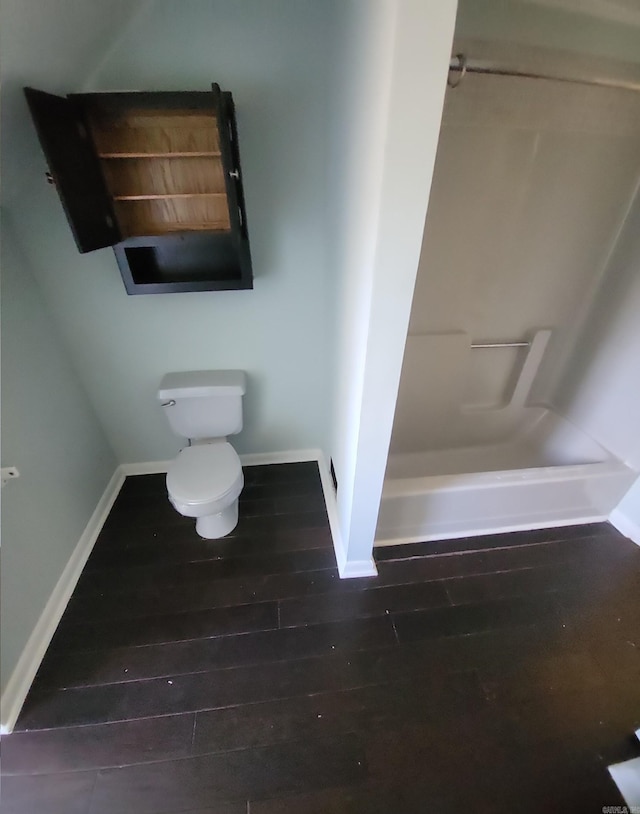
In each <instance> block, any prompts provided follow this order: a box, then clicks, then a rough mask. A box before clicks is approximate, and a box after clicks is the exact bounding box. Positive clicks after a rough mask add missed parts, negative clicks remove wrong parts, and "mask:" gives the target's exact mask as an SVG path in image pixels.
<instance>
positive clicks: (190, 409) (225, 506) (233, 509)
mask: <svg viewBox="0 0 640 814" xmlns="http://www.w3.org/2000/svg"><path fill="white" fill-rule="evenodd" d="M245 392H246V375H245V373H244V371H242V370H195V371H184V372H180V373H167V374H166V375H165V376H164V377H163V379H162V381H161V382H160V387H159V389H158V400H159V401H160V404H161V406H162V409H163V410H164V413H165V415H166V416H167V418H168V420H169V424H170V425H171V429H172V430H173V431H174V432H175V433H176V435H179V436H182V437H183V438H187V439H188V440H189V446H186V447H185V448H184V449H182V450H180V452H179V453H178V456H177V457H176V458H175V459H174V460H173V461H172V462H171V464H170V465H169V468H168V470H167V493H168V495H169V501H170V502H171V504H172V505H173V507H174V508H175V509H176V511H178V512H179V513H180V514H182V515H184V516H185V517H195V518H196V531H197V532H198V534H199V535H200V537H204V538H205V539H207V540H214V539H217V538H218V537H224V536H225V535H226V534H229V533H230V532H231V531H233V529H234V528H235V526H236V524H237V522H238V498H239V497H240V492H241V491H242V487H243V486H244V476H243V474H242V465H241V464H240V458H239V457H238V454H237V452H236V451H235V449H234V448H233V447H232V446H231V444H230V443H229V442H228V441H227V436H228V435H235V434H236V433H239V432H240V431H241V430H242V397H243V396H244V394H245Z"/></svg>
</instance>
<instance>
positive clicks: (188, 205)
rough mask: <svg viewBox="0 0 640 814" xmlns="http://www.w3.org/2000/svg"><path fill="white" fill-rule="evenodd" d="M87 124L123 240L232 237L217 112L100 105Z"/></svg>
mask: <svg viewBox="0 0 640 814" xmlns="http://www.w3.org/2000/svg"><path fill="white" fill-rule="evenodd" d="M87 120H88V123H89V127H90V129H91V135H92V138H93V142H94V144H95V146H96V150H97V154H98V158H99V160H100V166H101V169H102V173H103V176H104V179H105V183H106V186H107V189H108V191H109V194H110V196H111V198H112V200H113V206H114V210H115V214H116V217H117V219H118V225H119V227H120V230H121V233H122V235H123V237H125V238H131V237H144V236H148V235H166V234H171V233H175V232H191V231H194V232H197V231H208V232H229V231H230V230H231V223H230V219H229V205H228V201H227V194H226V189H225V177H224V171H223V165H222V157H221V151H220V137H219V132H218V122H217V119H216V115H215V111H214V109H213V108H211V109H205V108H199V109H195V110H189V109H186V108H182V109H167V108H164V109H162V110H157V109H149V108H127V109H114V108H112V107H103V106H101V105H100V104H99V103H96V104H94V105H91V106H90V109H89V110H88V111H87Z"/></svg>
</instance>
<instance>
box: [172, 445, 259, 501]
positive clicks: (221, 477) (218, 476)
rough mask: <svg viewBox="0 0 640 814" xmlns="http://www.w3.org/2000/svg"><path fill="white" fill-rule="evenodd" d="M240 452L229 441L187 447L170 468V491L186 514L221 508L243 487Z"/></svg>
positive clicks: (237, 494)
mask: <svg viewBox="0 0 640 814" xmlns="http://www.w3.org/2000/svg"><path fill="white" fill-rule="evenodd" d="M243 485H244V477H243V474H242V465H241V464H240V458H239V457H238V453H237V452H236V451H235V449H234V448H233V447H232V446H231V444H229V443H227V442H226V441H223V442H218V443H212V444H198V445H196V446H192V447H185V449H183V450H181V451H180V452H179V453H178V456H177V457H176V458H175V460H174V461H172V463H171V464H170V466H169V469H168V471H167V492H168V493H169V498H170V500H171V502H172V503H173V505H174V506H175V507H176V509H178V511H180V512H181V513H182V514H185V515H187V516H191V517H198V516H200V515H202V514H209V513H213V512H216V511H221V510H222V509H223V508H225V507H226V506H227V505H229V504H230V503H231V502H233V501H234V500H235V499H236V498H237V497H238V496H239V494H240V492H241V491H242V487H243Z"/></svg>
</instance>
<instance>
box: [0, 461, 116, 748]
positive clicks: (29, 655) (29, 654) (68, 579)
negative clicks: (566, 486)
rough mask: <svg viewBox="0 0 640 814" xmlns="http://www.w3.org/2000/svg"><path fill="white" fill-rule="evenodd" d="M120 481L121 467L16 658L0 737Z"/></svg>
mask: <svg viewBox="0 0 640 814" xmlns="http://www.w3.org/2000/svg"><path fill="white" fill-rule="evenodd" d="M124 478H125V473H124V472H123V470H122V468H121V467H118V468H117V469H116V471H115V472H114V473H113V476H112V477H111V480H110V481H109V483H108V484H107V488H106V489H105V490H104V493H103V495H102V497H101V498H100V500H99V502H98V505H97V506H96V508H95V511H94V512H93V514H92V515H91V517H90V519H89V522H88V523H87V525H86V528H85V530H84V532H83V533H82V536H81V537H80V539H79V540H78V543H77V545H76V547H75V549H74V551H73V554H72V555H71V557H70V558H69V561H68V562H67V564H66V566H65V569H64V571H63V572H62V574H61V576H60V579H59V580H58V582H57V584H56V587H55V588H54V589H53V592H52V594H51V596H50V597H49V600H48V601H47V604H46V605H45V608H44V610H43V611H42V614H41V615H40V618H39V619H38V621H37V623H36V626H35V627H34V629H33V631H32V633H31V635H30V636H29V639H28V641H27V644H26V647H25V648H24V650H23V651H22V654H21V655H20V658H19V659H18V663H17V664H16V666H15V668H14V670H13V673H12V674H11V677H10V678H9V681H8V683H7V686H6V688H5V691H4V692H3V693H2V698H1V699H0V706H1V708H2V721H1V724H0V734H2V735H8V734H9V733H10V732H12V731H13V727H14V726H15V724H16V721H17V720H18V715H19V714H20V710H21V709H22V705H23V704H24V700H25V698H26V697H27V693H28V692H29V688H30V687H31V684H32V682H33V679H34V678H35V675H36V673H37V671H38V668H39V667H40V663H41V662H42V659H43V658H44V654H45V653H46V650H47V647H49V643H50V642H51V639H52V638H53V634H54V633H55V631H56V628H57V627H58V624H59V622H60V619H61V618H62V614H63V613H64V611H65V608H66V607H67V603H68V602H69V599H70V598H71V594H72V593H73V590H74V588H75V587H76V583H77V581H78V579H79V578H80V574H81V573H82V569H83V568H84V566H85V563H86V562H87V559H88V558H89V554H91V551H92V550H93V546H94V544H95V542H96V540H97V539H98V534H100V530H101V529H102V526H103V525H104V522H105V520H106V519H107V517H108V515H109V512H110V511H111V507H112V506H113V503H114V501H115V499H116V497H117V496H118V492H119V491H120V488H121V486H122V484H123V483H124Z"/></svg>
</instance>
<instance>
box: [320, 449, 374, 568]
mask: <svg viewBox="0 0 640 814" xmlns="http://www.w3.org/2000/svg"><path fill="white" fill-rule="evenodd" d="M316 454H317V458H316V459H315V460H317V461H318V469H319V470H320V480H321V482H322V491H323V493H324V502H325V506H326V507H327V515H328V517H329V527H330V529H331V539H332V540H333V550H334V552H335V555H336V564H337V566H338V573H339V574H340V579H355V578H356V577H377V576H378V569H377V568H376V564H375V561H374V559H373V557H369V558H368V559H367V560H351V561H349V560H348V559H347V555H346V552H345V550H344V543H343V540H342V532H341V531H340V516H339V514H338V502H337V500H336V493H335V490H334V488H333V478H332V477H331V469H330V466H329V465H328V464H327V460H326V458H325V457H324V455H323V453H322V451H321V450H317V453H316Z"/></svg>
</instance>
